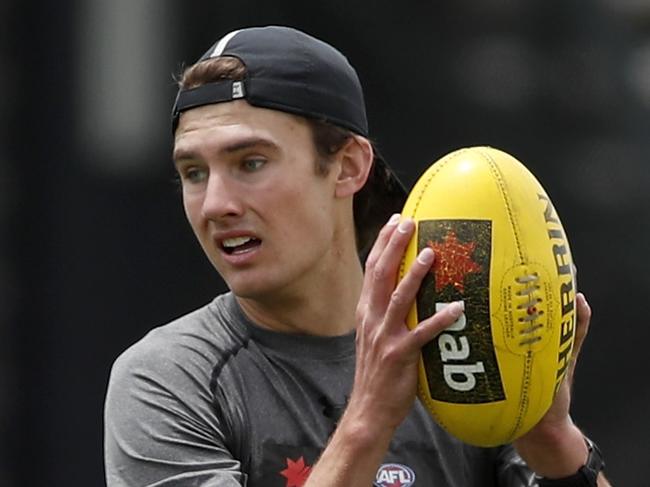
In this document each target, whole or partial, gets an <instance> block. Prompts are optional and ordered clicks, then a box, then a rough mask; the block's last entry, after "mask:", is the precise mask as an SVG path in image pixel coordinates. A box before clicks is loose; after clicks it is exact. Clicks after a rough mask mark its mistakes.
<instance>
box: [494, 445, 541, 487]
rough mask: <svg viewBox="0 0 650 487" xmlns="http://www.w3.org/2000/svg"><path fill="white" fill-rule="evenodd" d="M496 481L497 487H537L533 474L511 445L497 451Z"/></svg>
mask: <svg viewBox="0 0 650 487" xmlns="http://www.w3.org/2000/svg"><path fill="white" fill-rule="evenodd" d="M497 479H498V482H497V483H498V485H499V487H537V481H536V480H535V474H534V473H533V471H532V470H531V469H530V468H529V467H528V465H526V462H524V460H523V459H522V458H521V457H520V456H519V454H518V453H517V450H515V448H514V446H512V445H505V446H503V447H500V449H499V454H498V456H497Z"/></svg>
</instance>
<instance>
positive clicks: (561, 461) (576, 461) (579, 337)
mask: <svg viewBox="0 0 650 487" xmlns="http://www.w3.org/2000/svg"><path fill="white" fill-rule="evenodd" d="M576 306H577V314H578V317H577V325H576V336H575V344H574V347H573V353H572V354H571V362H570V363H569V368H568V370H567V373H566V376H565V378H564V380H563V381H562V384H561V385H560V389H559V390H558V393H557V395H556V396H555V399H554V401H553V404H551V407H550V408H549V410H548V411H547V412H546V414H545V415H544V417H543V418H542V419H541V420H540V422H539V423H537V425H536V426H535V427H534V428H533V429H532V430H530V431H529V432H528V433H526V434H525V435H524V436H522V437H521V438H519V439H518V440H516V441H515V447H516V448H517V451H518V452H519V454H520V455H521V457H522V458H523V459H524V461H525V462H526V463H527V464H528V466H529V467H530V468H531V469H533V470H534V471H535V472H536V473H537V474H538V475H540V476H543V477H548V478H562V477H567V476H570V475H573V474H574V473H576V472H577V471H578V469H579V468H580V467H582V466H583V465H584V464H585V462H586V460H587V455H588V450H587V445H586V444H585V441H584V438H583V435H582V433H581V432H580V430H579V429H578V428H577V427H576V426H575V425H574V424H573V421H572V419H571V416H570V413H569V409H570V406H571V386H572V385H573V376H574V373H575V368H576V362H577V359H578V355H579V354H580V349H581V348H582V344H583V343H584V340H585V337H586V336H587V332H588V330H589V322H590V320H591V308H590V307H589V304H588V303H587V300H586V298H585V296H584V295H583V294H582V293H577V295H576ZM598 485H603V486H606V485H609V483H608V482H607V481H606V480H605V478H604V477H603V475H602V474H601V475H600V476H599V478H598Z"/></svg>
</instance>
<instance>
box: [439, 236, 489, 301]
mask: <svg viewBox="0 0 650 487" xmlns="http://www.w3.org/2000/svg"><path fill="white" fill-rule="evenodd" d="M427 245H428V246H429V247H431V248H432V249H433V251H434V252H435V253H436V260H435V261H434V262H433V269H432V270H431V272H432V273H433V275H434V276H435V278H436V292H440V291H441V290H442V289H444V287H445V286H447V285H448V284H451V285H452V286H454V287H455V288H456V289H457V290H458V291H460V292H461V293H464V292H465V276H466V275H467V274H469V273H472V272H481V266H480V265H478V264H477V263H476V262H474V261H473V260H472V252H473V251H474V248H475V247H476V242H467V243H461V242H460V241H459V240H458V237H456V232H454V231H453V230H449V231H448V232H447V235H445V238H444V240H443V241H442V242H432V241H431V240H429V242H427Z"/></svg>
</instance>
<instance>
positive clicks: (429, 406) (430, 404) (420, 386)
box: [400, 149, 468, 429]
mask: <svg viewBox="0 0 650 487" xmlns="http://www.w3.org/2000/svg"><path fill="white" fill-rule="evenodd" d="M467 150H468V149H461V150H458V151H456V152H453V153H452V154H450V155H449V156H448V157H446V158H445V159H443V160H442V161H440V162H439V163H438V164H437V165H436V167H435V170H433V171H431V174H430V175H429V177H428V178H427V179H426V181H425V183H424V184H423V185H422V189H421V190H420V193H419V194H418V196H417V199H416V200H415V205H414V206H413V211H412V212H411V214H410V215H409V216H410V217H411V218H415V215H416V214H417V212H418V209H419V208H420V203H421V201H422V197H423V195H424V193H425V192H426V190H427V188H428V187H429V184H431V180H432V179H433V178H434V176H435V175H436V174H438V173H439V172H440V171H441V170H442V168H443V167H444V166H446V165H447V163H448V162H449V161H451V160H453V159H455V158H457V157H458V156H460V155H461V154H463V153H464V152H466V151H467ZM416 229H417V228H416ZM416 235H417V234H416ZM404 273H405V269H404V260H402V263H401V264H400V278H401V277H404ZM419 367H420V369H421V370H422V372H423V374H422V375H423V376H424V378H425V381H426V384H427V386H428V384H429V380H428V378H427V375H426V371H424V364H423V362H422V357H420V364H419ZM418 396H419V397H420V400H421V401H423V402H424V403H425V404H426V405H427V410H428V411H429V413H430V414H431V415H432V416H433V417H434V418H435V420H436V422H437V423H438V424H439V425H440V426H441V427H442V428H444V429H447V427H446V425H445V423H444V421H442V418H440V416H438V415H437V414H436V413H435V412H434V409H435V403H434V402H433V400H432V399H430V398H429V393H428V392H427V391H426V389H425V387H424V384H422V381H420V380H419V381H418Z"/></svg>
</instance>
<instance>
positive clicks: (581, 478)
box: [536, 437, 605, 487]
mask: <svg viewBox="0 0 650 487" xmlns="http://www.w3.org/2000/svg"><path fill="white" fill-rule="evenodd" d="M585 443H587V448H588V449H589V456H588V457H587V463H585V464H584V465H583V466H582V467H580V468H579V469H578V471H577V472H576V473H575V474H573V475H571V476H569V477H563V478H561V479H547V478H544V477H536V479H537V485H539V487H597V485H598V474H599V473H600V471H601V470H602V469H604V468H605V462H604V461H603V455H602V453H601V452H600V449H599V448H598V446H596V444H595V443H594V442H593V441H591V440H590V439H589V438H587V437H585Z"/></svg>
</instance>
